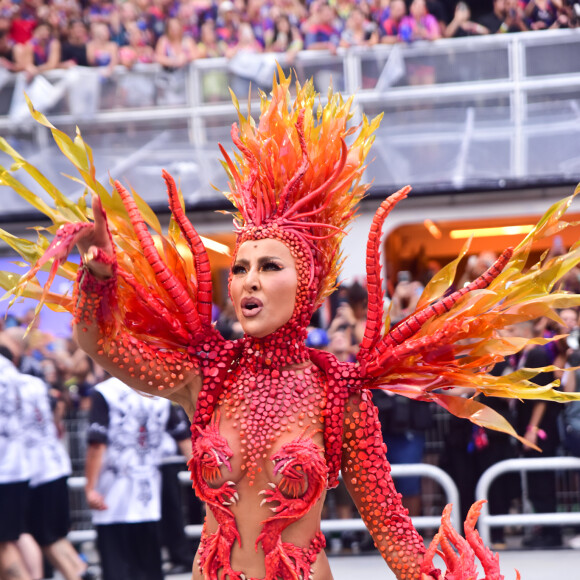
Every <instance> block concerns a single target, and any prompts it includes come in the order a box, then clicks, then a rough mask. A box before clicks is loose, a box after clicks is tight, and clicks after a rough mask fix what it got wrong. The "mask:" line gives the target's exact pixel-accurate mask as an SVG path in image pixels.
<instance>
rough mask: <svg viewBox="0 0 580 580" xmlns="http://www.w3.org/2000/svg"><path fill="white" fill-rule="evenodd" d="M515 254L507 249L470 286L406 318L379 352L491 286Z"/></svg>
mask: <svg viewBox="0 0 580 580" xmlns="http://www.w3.org/2000/svg"><path fill="white" fill-rule="evenodd" d="M512 253H513V249H512V248H507V249H506V250H504V252H503V253H502V255H501V256H500V257H499V258H498V259H497V260H496V261H495V263H494V264H493V265H492V266H491V267H490V268H489V269H488V270H487V271H486V272H484V273H483V274H482V275H481V276H480V277H479V278H477V279H476V280H474V281H473V282H471V284H468V285H467V286H465V287H464V288H461V289H460V290H457V292H453V294H450V295H449V296H446V297H445V298H441V299H440V300H437V301H436V302H434V303H433V304H430V305H429V306H427V307H426V308H424V309H423V310H421V311H419V312H418V313H417V314H413V315H411V316H409V317H408V318H405V319H404V320H402V321H401V322H399V324H397V326H395V328H393V330H391V332H389V334H387V336H385V338H384V340H382V341H381V342H380V343H379V344H378V345H377V352H378V354H379V355H382V354H383V353H384V352H385V351H386V350H387V349H388V348H392V347H393V346H396V345H398V344H401V343H402V342H404V341H405V340H407V339H409V338H410V337H411V336H413V335H414V334H416V333H417V332H418V331H419V329H420V328H421V327H422V326H423V324H425V322H427V320H429V319H430V318H433V317H434V316H437V315H439V314H443V313H445V312H448V311H449V310H450V309H451V308H452V307H453V305H454V304H456V303H457V302H458V301H459V299H460V298H461V297H462V296H464V295H465V294H467V293H469V292H472V291H473V290H481V289H482V288H486V287H487V286H489V285H490V284H491V283H492V281H493V280H494V279H495V278H496V277H497V276H499V274H500V273H501V271H502V270H503V269H504V268H505V265H506V264H507V263H508V261H509V259H510V258H511V256H512Z"/></svg>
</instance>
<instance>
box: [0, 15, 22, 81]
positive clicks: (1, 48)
mask: <svg viewBox="0 0 580 580" xmlns="http://www.w3.org/2000/svg"><path fill="white" fill-rule="evenodd" d="M10 26H11V19H10V18H7V17H6V16H1V15H0V67H2V68H4V69H6V70H8V71H10V72H17V71H18V70H19V67H18V66H17V64H16V56H15V52H14V51H15V48H16V47H15V46H14V42H12V40H11V38H10ZM20 48H22V47H20Z"/></svg>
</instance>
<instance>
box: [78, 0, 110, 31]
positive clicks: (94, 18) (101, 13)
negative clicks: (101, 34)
mask: <svg viewBox="0 0 580 580" xmlns="http://www.w3.org/2000/svg"><path fill="white" fill-rule="evenodd" d="M114 12H115V5H114V3H113V2H111V0H88V2H87V4H86V7H85V9H84V14H83V20H84V21H85V22H87V23H88V24H89V26H92V24H93V23H95V22H98V23H102V24H105V25H107V27H108V26H109V25H110V24H111V19H112V18H113V13H114Z"/></svg>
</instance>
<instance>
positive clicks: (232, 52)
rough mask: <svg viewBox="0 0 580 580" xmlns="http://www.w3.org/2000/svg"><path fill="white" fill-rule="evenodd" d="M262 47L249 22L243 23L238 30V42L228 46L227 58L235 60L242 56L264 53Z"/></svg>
mask: <svg viewBox="0 0 580 580" xmlns="http://www.w3.org/2000/svg"><path fill="white" fill-rule="evenodd" d="M262 50H263V49H262V45H261V44H260V42H258V40H257V38H256V37H255V36H254V29H253V28H252V26H251V25H250V24H249V23H248V22H242V23H241V24H240V27H239V29H238V42H236V43H235V44H234V45H231V46H228V48H227V49H226V56H227V57H228V58H233V57H234V56H240V55H242V54H243V55H252V54H260V53H261V52H262Z"/></svg>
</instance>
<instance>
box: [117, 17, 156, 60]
mask: <svg viewBox="0 0 580 580" xmlns="http://www.w3.org/2000/svg"><path fill="white" fill-rule="evenodd" d="M126 26H127V28H126V33H127V39H128V44H126V45H125V46H121V47H120V48H119V62H120V64H122V65H123V66H124V67H126V68H128V69H132V68H133V67H134V66H135V65H136V64H138V63H142V64H149V63H152V62H153V61H154V60H155V52H154V51H153V48H152V47H151V46H149V45H148V44H147V42H146V38H145V35H144V32H143V30H141V28H139V25H138V24H137V23H136V22H128V23H127V25H126Z"/></svg>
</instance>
